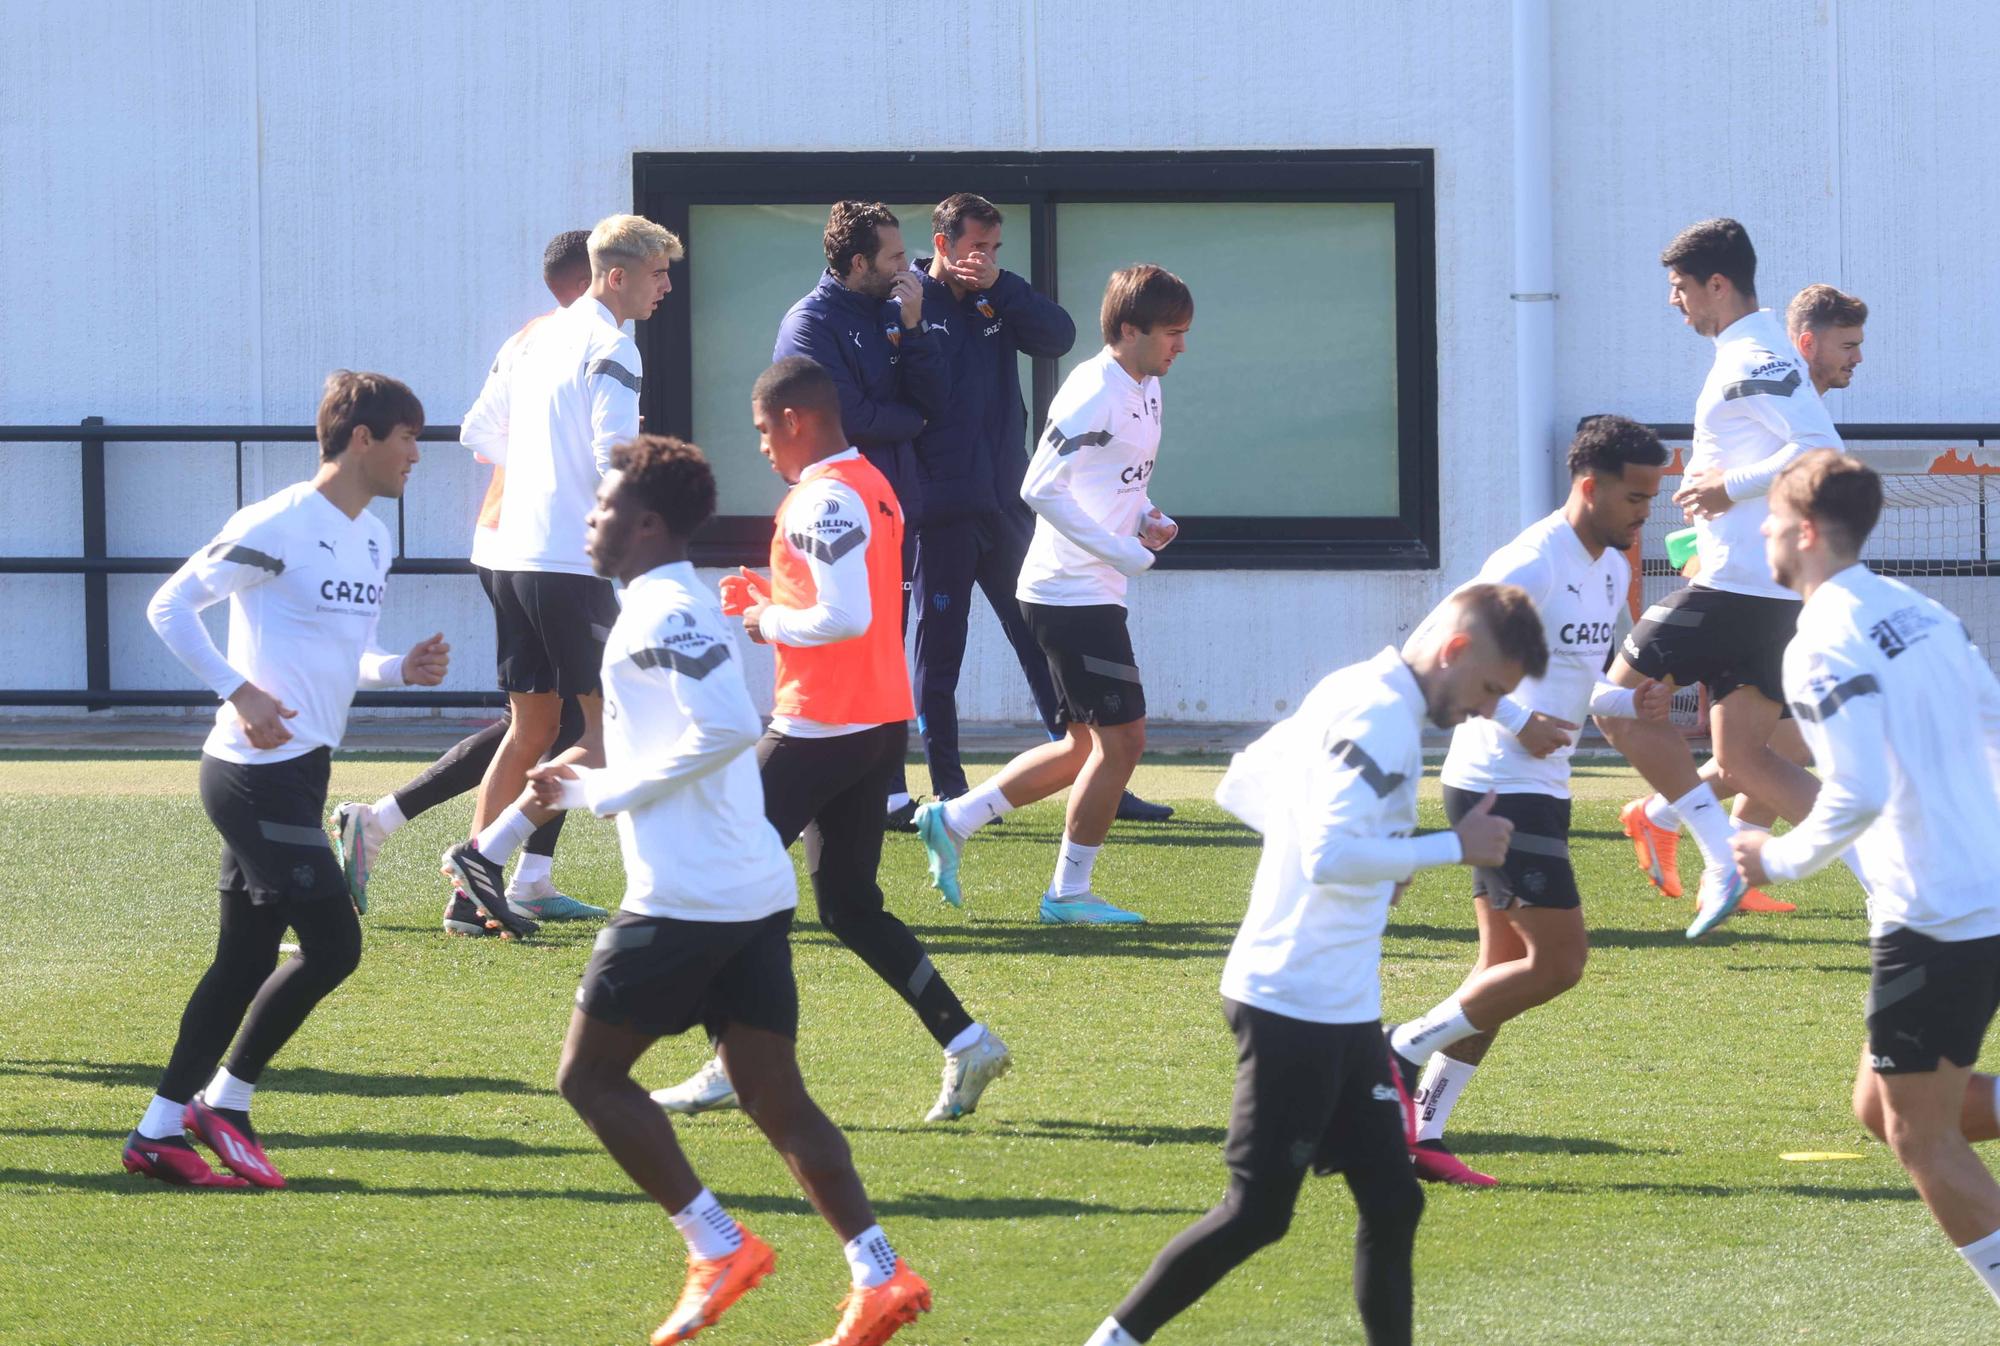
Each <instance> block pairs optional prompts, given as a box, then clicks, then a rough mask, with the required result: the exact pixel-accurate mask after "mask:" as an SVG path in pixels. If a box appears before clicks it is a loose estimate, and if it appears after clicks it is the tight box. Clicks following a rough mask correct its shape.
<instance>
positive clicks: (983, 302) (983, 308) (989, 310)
mask: <svg viewBox="0 0 2000 1346" xmlns="http://www.w3.org/2000/svg"><path fill="white" fill-rule="evenodd" d="M973 307H974V308H976V309H978V310H979V316H980V317H982V318H991V317H993V316H994V314H993V305H992V303H991V301H989V300H988V299H987V298H986V296H985V295H983V294H982V295H980V296H979V302H978V303H976V304H974V305H973Z"/></svg>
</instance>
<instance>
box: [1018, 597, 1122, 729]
mask: <svg viewBox="0 0 2000 1346" xmlns="http://www.w3.org/2000/svg"><path fill="white" fill-rule="evenodd" d="M1021 616H1022V618H1023V619H1024V620H1025V621H1026V622H1027V623H1028V629H1029V630H1030V631H1032V632H1034V634H1035V643H1036V644H1038V645H1040V646H1041V647H1042V653H1043V654H1044V655H1045V656H1047V658H1048V661H1049V673H1050V675H1051V676H1052V677H1053V678H1054V679H1055V684H1056V712H1057V715H1058V716H1059V717H1060V718H1061V720H1062V721H1063V723H1065V724H1096V725H1115V724H1132V723H1134V722H1135V721H1138V720H1143V719H1145V718H1146V689H1145V687H1144V686H1143V685H1142V684H1141V683H1140V681H1139V668H1138V664H1137V661H1136V660H1134V658H1133V657H1132V636H1131V633H1130V632H1128V631H1127V630H1126V627H1125V609H1124V607H1123V606H1122V605H1121V604H1118V603H1093V604H1091V605H1089V606H1087V607H1074V608H1071V607H1057V606H1055V605H1053V604H1046V603H1030V602H1027V601H1026V600H1023V601H1022V603H1021Z"/></svg>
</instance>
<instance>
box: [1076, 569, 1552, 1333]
mask: <svg viewBox="0 0 2000 1346" xmlns="http://www.w3.org/2000/svg"><path fill="white" fill-rule="evenodd" d="M1548 658H1549V654H1548V647H1547V645H1546V644H1545V643H1544V640H1543V636H1542V625H1541V621H1540V619H1538V618H1537V617H1536V615H1535V608H1534V605H1533V604H1532V603H1531V602H1530V601H1529V600H1528V596H1527V595H1526V594H1525V593H1523V592H1521V591H1520V590H1519V589H1515V588H1511V587H1509V586H1506V585H1492V584H1474V585H1471V586H1469V587H1467V588H1465V589H1462V590H1460V591H1459V592H1458V593H1456V594H1454V595H1453V596H1452V597H1451V598H1449V599H1447V600H1446V601H1445V604H1444V605H1443V606H1442V607H1441V608H1440V609H1439V611H1438V613H1437V614H1435V615H1434V616H1433V618H1432V619H1431V620H1430V621H1427V622H1425V623H1424V624H1423V625H1422V626H1420V627H1419V628H1418V629H1417V632H1416V634H1414V635H1412V636H1411V637H1410V639H1409V640H1408V641H1407V642H1405V644H1404V645H1403V648H1402V649H1401V650H1400V651H1399V650H1397V649H1396V648H1395V647H1393V646H1391V647H1389V648H1387V649H1384V650H1383V651H1382V652H1381V653H1380V654H1377V655H1376V656H1375V657H1374V658H1372V659H1369V660H1367V661H1365V662H1363V663H1359V664H1354V665H1351V666H1349V667H1347V668H1343V669H1341V670H1339V671H1338V672H1336V673H1333V674H1330V675H1329V676H1328V677H1326V678H1325V679H1323V680H1322V681H1321V682H1320V684H1319V685H1318V686H1317V687H1315V688H1313V690H1312V691H1311V693H1309V694H1308V695H1307V697H1306V699H1305V700H1304V701H1303V702H1302V703H1301V704H1300V706H1299V709H1298V712H1297V713H1296V714H1295V715H1293V716H1292V717H1291V718H1290V719H1287V720H1282V721H1280V722H1279V723H1278V724H1276V725H1275V726H1273V727H1272V728H1271V729H1269V730H1268V731H1266V732H1265V734H1264V735H1263V737H1262V738H1260V739H1258V740H1257V741H1256V742H1255V743H1253V744H1252V745H1251V746H1250V747H1249V748H1248V749H1246V750H1245V751H1243V752H1241V753H1239V754H1237V756H1236V758H1235V760H1234V761H1233V762H1232V763H1231V764H1230V768H1229V773H1228V775H1226V776H1225V777H1224V778H1223V782H1222V785H1221V787H1220V788H1218V789H1217V790H1216V796H1215V797H1216V801H1217V802H1218V803H1220V804H1221V805H1222V806H1223V807H1224V808H1226V809H1228V810H1229V811H1230V812H1231V813H1233V814H1235V815H1236V816H1237V817H1239V818H1241V819H1243V820H1244V821H1245V822H1247V823H1249V824H1250V825H1251V826H1252V827H1254V828H1256V829H1257V830H1258V831H1259V832H1262V833H1263V834H1264V850H1263V855H1262V857H1261V858H1260V859H1259V860H1258V862H1257V877H1256V879H1255V881H1254V882H1253V884H1252V886H1251V889H1250V909H1249V911H1248V913H1247V914H1246V915H1245V917H1244V919H1243V928H1242V929H1241V930H1240V931H1238V932H1237V935H1236V942H1235V944H1234V945H1233V946H1232V947H1231V948H1230V951H1229V960H1228V962H1227V963H1225V964H1224V966H1223V971H1222V996H1223V1000H1222V1010H1223V1017H1224V1018H1225V1019H1227V1020H1228V1021H1229V1026H1230V1028H1231V1029H1232V1030H1233V1031H1234V1032H1235V1034H1236V1047H1237V1051H1236V1063H1237V1064H1236V1099H1235V1104H1234V1108H1233V1110H1232V1111H1231V1113H1230V1118H1229V1138H1228V1140H1227V1142H1225V1146H1224V1150H1223V1154H1224V1159H1225V1162H1226V1163H1227V1164H1228V1166H1229V1191H1228V1193H1227V1195H1225V1196H1224V1197H1223V1199H1222V1201H1221V1202H1220V1203H1219V1204H1218V1205H1216V1206H1215V1208H1214V1209H1212V1210H1210V1211H1209V1212H1208V1214H1206V1215H1204V1216H1203V1217H1202V1218H1201V1219H1200V1220H1199V1221H1197V1222H1196V1223H1195V1224H1194V1225H1192V1226H1190V1227H1189V1228H1188V1229H1186V1230H1184V1231H1183V1232H1182V1233H1180V1234H1179V1235H1178V1236H1176V1237H1175V1238H1174V1240H1173V1241H1172V1242H1171V1243H1169V1244H1168V1245H1167V1246H1166V1248H1165V1249H1164V1250H1163V1251H1162V1252H1161V1253H1160V1255H1159V1256H1158V1257H1157V1258H1156V1259H1154V1262H1153V1266H1152V1269H1151V1270H1149V1271H1148V1272H1147V1273H1146V1275H1145V1278H1144V1279H1143V1280H1141V1281H1140V1282H1139V1284H1138V1286H1137V1288H1135V1289H1134V1290H1133V1291H1132V1293H1131V1294H1129V1295H1127V1296H1126V1297H1125V1302H1124V1303H1122V1304H1120V1305H1119V1306H1118V1308H1117V1311H1116V1312H1114V1313H1113V1314H1112V1316H1111V1317H1110V1318H1107V1319H1106V1320H1105V1321H1104V1323H1103V1324H1102V1325H1101V1326H1100V1327H1099V1328H1098V1329H1097V1331H1096V1333H1095V1334H1093V1335H1092V1336H1091V1338H1090V1343H1089V1346H1132V1344H1133V1343H1135V1342H1142V1341H1150V1340H1152V1338H1153V1334H1154V1333H1155V1332H1158V1331H1159V1330H1160V1328H1161V1326H1162V1325H1164V1324H1165V1323H1166V1322H1167V1321H1168V1320H1169V1319H1171V1318H1173V1317H1174V1316H1175V1315H1176V1314H1178V1313H1180V1312H1181V1311H1182V1310H1184V1309H1186V1308H1187V1307H1188V1306H1189V1305H1191V1304H1193V1303H1194V1302H1195V1301H1196V1300H1198V1299H1200V1298H1201V1297H1202V1295H1204V1294H1206V1293H1207V1292H1208V1289H1209V1287H1210V1286H1212V1285H1214V1284H1215V1283H1216V1282H1217V1281H1219V1280H1221V1279H1222V1278H1223V1277H1224V1276H1226V1275H1227V1274H1229V1272H1230V1271H1231V1270H1233V1269H1234V1268H1235V1267H1237V1266H1239V1265H1241V1264H1242V1263H1243V1262H1244V1261H1245V1260H1247V1259H1248V1258H1249V1257H1250V1255H1251V1254H1252V1253H1254V1252H1256V1251H1257V1250H1258V1249H1259V1248H1262V1247H1264V1246H1265V1245H1266V1244H1270V1243H1275V1242H1276V1241H1277V1240H1278V1239H1280V1238H1282V1237H1283V1236H1284V1233H1285V1230H1286V1229H1287V1228H1288V1227H1289V1226H1290V1224H1291V1219H1292V1209H1293V1207H1294V1206H1295V1205H1296V1204H1297V1202H1298V1195H1299V1188H1300V1186H1301V1185H1302V1184H1303V1183H1304V1181H1305V1175H1306V1169H1307V1168H1308V1166H1310V1167H1311V1168H1312V1169H1313V1170H1314V1171H1316V1172H1318V1173H1321V1174H1326V1173H1335V1172H1338V1173H1341V1174H1343V1175H1344V1176H1345V1177H1346V1179H1347V1187H1348V1190H1349V1191H1350V1192H1351V1193H1353V1195H1354V1204H1355V1206H1356V1208H1357V1210H1358V1213H1359V1217H1360V1218H1359V1221H1358V1223H1357V1225H1356V1228H1355V1234H1354V1295H1355V1299H1356V1301H1357V1302H1358V1303H1359V1305H1360V1308H1361V1322H1362V1327H1363V1331H1364V1334H1365V1336H1366V1339H1367V1340H1368V1342H1369V1343H1370V1344H1371V1346H1402V1344H1404V1343H1408V1342H1409V1340H1410V1331H1411V1317H1412V1302H1411V1301H1412V1292H1411V1280H1410V1251H1411V1247H1412V1245H1413V1244H1414V1242H1415V1240H1416V1233H1417V1221H1418V1220H1419V1218H1420V1217H1421V1216H1422V1214H1423V1209H1424V1195H1423V1189H1422V1188H1421V1187H1419V1186H1418V1185H1417V1181H1416V1178H1415V1177H1414V1176H1413V1175H1412V1174H1411V1171H1410V1165H1409V1162H1408V1160H1407V1159H1406V1158H1405V1153H1406V1151H1405V1145H1406V1144H1407V1141H1406V1135H1407V1132H1406V1130H1405V1128H1406V1126H1407V1124H1408V1113H1407V1108H1406V1102H1407V1100H1406V1099H1405V1097H1404V1095H1403V1094H1402V1093H1401V1092H1400V1091H1399V1089H1398V1087H1397V1085H1396V1083H1395V1076H1394V1075H1393V1074H1392V1072H1391V1070H1390V1067H1389V1060H1388V1054H1387V1053H1386V1052H1384V1051H1383V1049H1382V1036H1381V1034H1382V1027H1381V1023H1380V1019H1381V1005H1382V981H1381V971H1380V969H1381V959H1382V930H1383V927H1384V926H1386V925H1387V924H1388V920H1389V908H1390V907H1391V906H1393V905H1394V904H1395V902H1396V899H1397V898H1398V897H1399V896H1400V895H1401V894H1402V891H1403V888H1404V886H1405V885H1406V884H1408V883H1409V881H1410V878H1411V876H1412V875H1413V874H1415V873H1416V871H1417V870H1419V869H1423V868H1427V867H1429V866H1433V865H1450V864H1472V865H1484V866H1498V865H1500V864H1501V863H1502V861H1503V860H1504V859H1505V857H1506V853H1507V842H1508V837H1509V835H1510V834H1511V833H1512V832H1513V830H1514V829H1513V824H1512V823H1510V822H1508V821H1507V819H1505V818H1504V817H1501V816H1500V815H1499V814H1498V813H1496V812H1494V811H1493V807H1492V805H1493V797H1492V796H1491V795H1488V796H1487V797H1486V798H1485V800H1483V801H1482V802H1481V803H1480V804H1479V805H1478V806H1476V807H1475V808H1473V809H1471V810H1470V811H1468V812H1467V813H1466V814H1465V815H1464V816H1462V817H1461V818H1460V819H1459V820H1458V822H1457V823H1456V824H1455V826H1454V827H1453V829H1452V830H1451V831H1449V832H1433V833H1430V834H1428V835H1426V836H1413V835H1411V834H1412V833H1413V832H1414V831H1415V830H1416V825H1417V786H1418V784H1419V783H1420V782H1421V781H1422V780H1423V775H1424V761H1423V728H1424V722H1425V720H1426V719H1428V720H1429V721H1430V723H1432V724H1434V725H1437V726H1438V727H1439V728H1441V729H1448V728H1450V727H1451V726H1453V725H1455V724H1458V723H1460V722H1461V721H1463V720H1464V719H1465V718H1466V717H1467V716H1469V715H1491V714H1493V713H1494V711H1495V709H1496V707H1497V706H1498V704H1499V701H1500V698H1501V697H1503V696H1505V695H1507V694H1508V693H1509V692H1512V691H1513V690H1514V688H1515V686H1516V684H1518V683H1519V682H1520V680H1521V679H1522V677H1523V676H1539V675H1541V674H1542V673H1543V672H1544V671H1545V670H1546V669H1547V666H1548Z"/></svg>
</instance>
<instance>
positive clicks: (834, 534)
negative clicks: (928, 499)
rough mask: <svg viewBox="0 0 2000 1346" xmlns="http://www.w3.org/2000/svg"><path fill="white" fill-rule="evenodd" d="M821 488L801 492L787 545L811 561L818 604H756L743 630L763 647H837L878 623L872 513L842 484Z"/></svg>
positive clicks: (790, 514)
mask: <svg viewBox="0 0 2000 1346" xmlns="http://www.w3.org/2000/svg"><path fill="white" fill-rule="evenodd" d="M816 484H817V485H818V486H819V489H818V490H816V491H800V492H799V493H798V494H797V495H796V496H795V497H794V498H793V500H792V503H791V506H790V508H788V509H787V510H786V511H785V540H786V542H787V543H789V544H790V545H791V546H792V547H793V548H794V549H795V550H797V551H798V553H799V554H800V555H801V556H803V557H804V558H805V563H806V571H807V573H808V574H810V575H811V576H812V581H813V592H814V594H815V597H816V601H815V602H814V603H813V605H812V606H811V607H809V608H788V607H784V606H782V605H780V604H778V603H775V602H769V601H765V602H759V603H753V604H752V605H751V606H750V607H749V608H747V609H745V611H744V613H743V628H744V630H745V632H747V633H748V634H749V636H750V638H751V639H752V640H755V641H758V642H759V643H763V644H771V645H790V646H793V647H794V648H803V647H806V646H812V645H833V644H837V643H838V642H840V641H843V640H853V639H854V638H855V637H857V636H861V635H865V634H866V633H867V631H868V625H869V623H870V622H871V621H873V620H874V604H873V600H872V599H871V598H870V597H869V593H868V512H867V508H866V507H865V506H864V505H863V504H862V501H861V497H860V496H859V495H857V494H855V492H854V491H852V490H851V489H849V488H848V487H846V486H843V485H841V484H840V483H839V482H834V481H826V480H824V479H822V480H821V481H820V482H819V483H816ZM829 504H831V505H833V506H834V508H833V509H832V510H828V508H827V506H828V505H829Z"/></svg>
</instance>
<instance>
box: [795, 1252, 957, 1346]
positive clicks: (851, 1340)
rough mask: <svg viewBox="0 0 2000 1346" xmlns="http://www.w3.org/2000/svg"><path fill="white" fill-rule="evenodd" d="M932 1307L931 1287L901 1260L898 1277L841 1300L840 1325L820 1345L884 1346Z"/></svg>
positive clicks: (852, 1293) (899, 1260)
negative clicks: (883, 1345)
mask: <svg viewBox="0 0 2000 1346" xmlns="http://www.w3.org/2000/svg"><path fill="white" fill-rule="evenodd" d="M930 1307H931V1288H930V1286H928V1285H925V1284H924V1282H923V1280H922V1278H920V1277H919V1276H918V1275H917V1273H916V1272H914V1271H912V1270H910V1264H909V1263H908V1262H905V1261H904V1260H903V1259H902V1258H900V1257H899V1258H897V1259H896V1274H895V1275H893V1276H891V1277H890V1278H889V1279H888V1280H886V1281H883V1282H882V1283H881V1284H880V1285H871V1286H869V1287H868V1288H867V1289H865V1290H864V1289H862V1288H861V1287H860V1286H858V1285H857V1286H855V1287H854V1288H853V1289H852V1290H849V1291H848V1292H847V1298H846V1299H843V1300H841V1301H840V1308H841V1313H840V1326H839V1327H836V1328H834V1329H833V1335H832V1336H830V1337H828V1338H827V1339H826V1340H825V1341H822V1342H820V1343H818V1346H882V1344H883V1343H884V1342H886V1341H888V1340H889V1338H891V1337H893V1336H895V1335H896V1333H897V1331H898V1330H899V1329H901V1328H904V1327H907V1326H909V1325H910V1324H911V1323H914V1322H915V1321H917V1315H918V1314H920V1313H928V1312H930Z"/></svg>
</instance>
